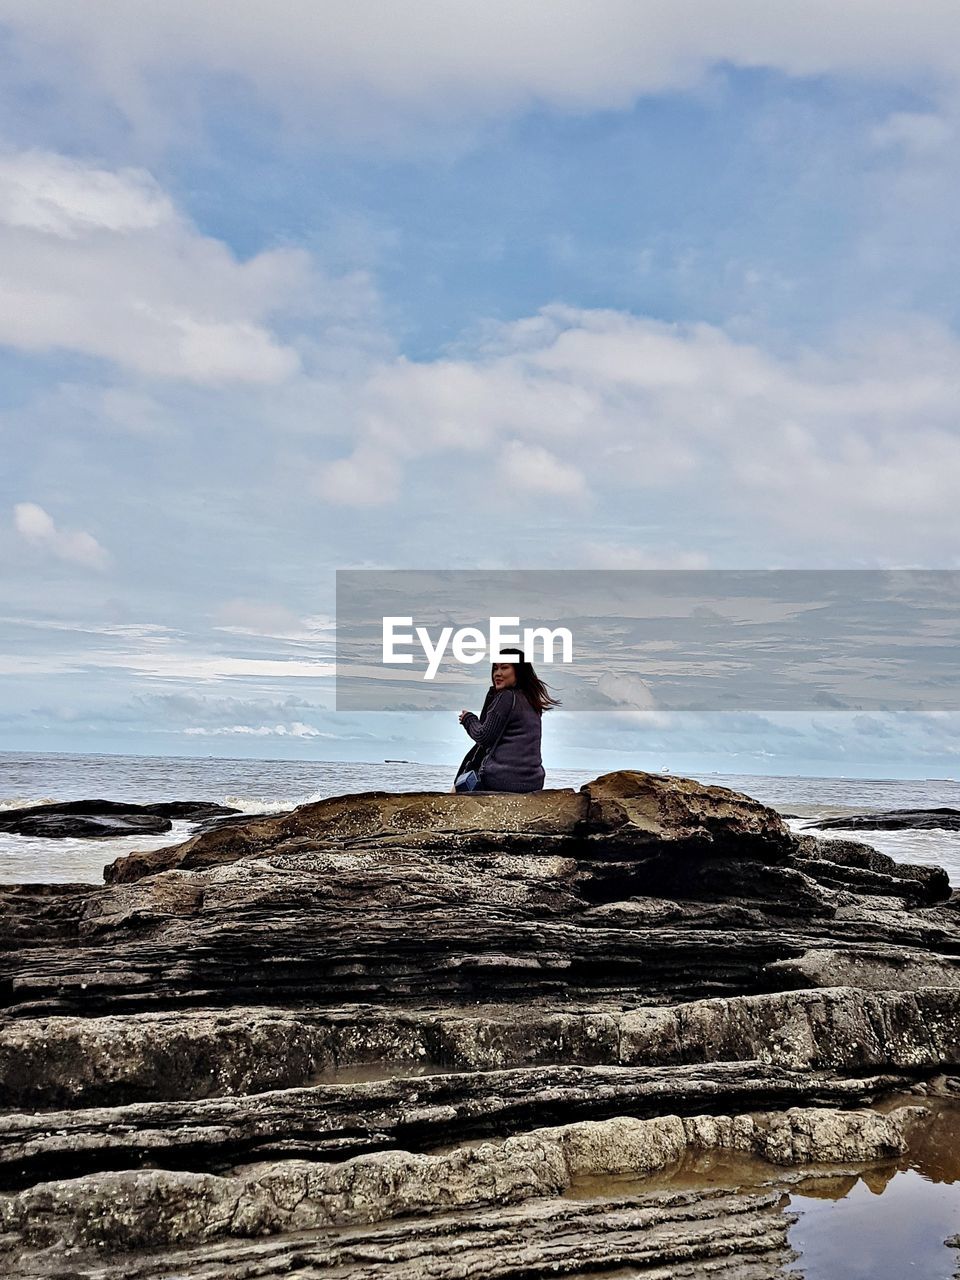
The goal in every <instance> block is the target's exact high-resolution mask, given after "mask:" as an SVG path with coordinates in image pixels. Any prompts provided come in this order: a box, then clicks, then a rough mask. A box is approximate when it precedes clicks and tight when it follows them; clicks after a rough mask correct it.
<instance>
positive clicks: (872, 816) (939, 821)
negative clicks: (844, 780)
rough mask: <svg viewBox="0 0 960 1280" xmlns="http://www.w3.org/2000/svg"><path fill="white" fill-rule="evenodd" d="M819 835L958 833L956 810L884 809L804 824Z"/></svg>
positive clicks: (959, 816)
mask: <svg viewBox="0 0 960 1280" xmlns="http://www.w3.org/2000/svg"><path fill="white" fill-rule="evenodd" d="M807 825H808V826H811V827H816V828H817V829H818V830H821V831H837V830H844V831H904V830H907V829H910V830H915V831H932V830H938V831H960V809H950V808H942V809H887V810H886V811H885V812H884V813H851V814H848V815H845V816H844V817H840V818H820V819H818V820H817V821H816V822H810V823H808V824H807Z"/></svg>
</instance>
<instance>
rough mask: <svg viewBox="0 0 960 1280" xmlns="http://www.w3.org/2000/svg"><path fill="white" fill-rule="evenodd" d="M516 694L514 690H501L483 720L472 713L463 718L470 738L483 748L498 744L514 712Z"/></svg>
mask: <svg viewBox="0 0 960 1280" xmlns="http://www.w3.org/2000/svg"><path fill="white" fill-rule="evenodd" d="M515 701H516V694H515V693H514V692H513V690H512V689H501V690H500V692H499V693H498V694H497V696H496V697H495V698H494V700H493V701H492V702H491V703H490V706H489V707H488V708H487V714H486V715H485V716H484V718H483V719H482V720H481V719H480V718H479V717H478V716H475V715H474V714H473V712H472V711H471V712H470V714H469V715H466V716H464V717H463V727H464V728H465V729H466V731H467V733H469V735H470V737H471V738H472V739H473V740H474V742H477V743H479V744H480V746H481V747H489V746H490V744H491V743H492V742H496V741H497V739H498V738H499V737H500V735H501V734H502V733H503V730H504V728H505V727H506V724H507V721H508V720H509V719H510V715H511V712H512V711H513V704H514V702H515Z"/></svg>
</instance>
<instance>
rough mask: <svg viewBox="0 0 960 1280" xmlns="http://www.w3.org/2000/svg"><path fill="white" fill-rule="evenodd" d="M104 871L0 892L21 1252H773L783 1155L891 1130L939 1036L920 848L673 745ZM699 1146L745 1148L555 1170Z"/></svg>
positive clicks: (392, 1260)
mask: <svg viewBox="0 0 960 1280" xmlns="http://www.w3.org/2000/svg"><path fill="white" fill-rule="evenodd" d="M107 880H108V882H107V883H106V884H105V885H103V886H92V885H84V886H76V885H75V886H58V887H57V889H56V890H54V889H53V888H52V887H50V886H19V887H12V888H8V889H5V890H0V913H2V916H3V921H4V925H5V929H4V936H5V937H6V938H7V939H8V940H9V942H8V947H9V949H8V950H0V1002H2V1007H3V1010H4V1015H3V1019H2V1022H0V1106H2V1107H3V1108H4V1111H3V1112H2V1113H0V1184H2V1186H0V1226H2V1230H3V1231H4V1232H6V1233H7V1234H6V1235H5V1236H0V1249H2V1247H3V1245H4V1241H6V1243H7V1245H8V1246H9V1248H11V1249H19V1250H20V1251H21V1257H20V1259H19V1260H18V1265H20V1266H21V1270H20V1272H19V1273H20V1274H24V1275H31V1274H37V1275H40V1274H43V1273H44V1272H43V1268H44V1267H45V1266H46V1265H47V1261H45V1259H47V1258H48V1255H47V1254H45V1253H44V1250H48V1249H49V1248H50V1246H51V1245H53V1246H54V1247H59V1248H61V1249H64V1248H65V1249H68V1250H72V1251H74V1252H73V1254H72V1255H71V1256H72V1257H75V1258H76V1259H77V1260H78V1261H77V1266H78V1268H79V1267H81V1266H82V1267H86V1266H87V1265H88V1263H87V1261H84V1260H85V1259H89V1258H90V1257H92V1256H93V1254H91V1253H90V1251H93V1252H94V1253H96V1254H97V1257H98V1260H97V1261H96V1264H95V1266H96V1274H97V1275H98V1276H102V1277H107V1276H111V1275H115V1276H116V1277H117V1278H118V1280H119V1277H120V1276H121V1275H122V1276H124V1277H132V1276H144V1277H145V1276H147V1275H152V1274H157V1275H167V1274H170V1273H171V1268H173V1269H174V1270H175V1271H176V1274H177V1275H183V1276H190V1277H201V1276H206V1275H210V1276H213V1275H222V1274H231V1275H233V1274H235V1275H238V1276H239V1275H248V1274H249V1275H251V1276H252V1275H257V1276H261V1277H265V1276H274V1275H277V1276H279V1275H281V1274H286V1273H288V1272H290V1271H291V1270H293V1271H295V1272H296V1274H298V1275H299V1274H303V1275H314V1274H316V1275H318V1276H319V1275H324V1276H326V1275H330V1276H331V1277H333V1276H337V1275H341V1274H342V1275H347V1274H360V1273H361V1272H358V1271H356V1268H357V1267H359V1266H361V1262H362V1267H363V1268H364V1270H363V1271H362V1274H364V1275H369V1276H371V1277H372V1276H380V1275H383V1276H387V1275H389V1276H392V1277H404V1276H407V1275H409V1276H411V1277H412V1276H414V1275H418V1276H419V1275H421V1274H436V1275H451V1276H452V1275H454V1274H471V1275H476V1276H499V1275H502V1276H504V1277H507V1276H511V1277H515V1276H516V1274H517V1272H516V1270H515V1264H514V1261H511V1259H515V1258H516V1257H517V1251H518V1250H521V1251H522V1254H523V1258H524V1267H525V1270H524V1272H523V1274H524V1275H529V1276H537V1275H552V1274H556V1273H557V1268H558V1267H559V1269H560V1270H561V1271H562V1270H564V1269H565V1270H566V1271H568V1272H569V1273H571V1274H573V1273H575V1272H576V1269H577V1268H578V1267H579V1268H580V1270H585V1269H586V1268H587V1266H588V1264H589V1265H590V1266H593V1267H594V1268H595V1267H596V1266H597V1265H598V1259H600V1260H603V1259H606V1260H607V1261H606V1262H604V1263H603V1265H604V1266H613V1265H614V1264H615V1263H616V1265H618V1266H626V1265H629V1266H630V1267H632V1268H634V1269H635V1272H636V1274H638V1275H648V1276H649V1277H650V1280H654V1278H655V1277H656V1278H657V1280H663V1277H664V1276H666V1275H673V1274H676V1275H678V1276H679V1275H682V1274H683V1271H679V1270H675V1268H676V1267H678V1266H681V1265H682V1266H687V1265H689V1266H694V1267H695V1266H697V1265H699V1264H700V1263H701V1262H702V1263H704V1265H706V1264H707V1262H709V1265H710V1267H711V1268H712V1270H710V1271H709V1274H710V1275H712V1276H714V1275H715V1276H721V1277H722V1276H728V1277H729V1280H735V1278H736V1280H745V1278H749V1277H754V1276H755V1277H756V1278H757V1280H759V1278H760V1277H761V1276H762V1277H765V1278H767V1280H769V1277H771V1276H776V1275H778V1274H781V1273H782V1274H783V1275H784V1276H785V1275H786V1271H783V1268H784V1267H786V1265H787V1263H788V1262H789V1257H790V1254H789V1249H788V1248H787V1243H786V1227H787V1219H786V1217H785V1215H784V1214H783V1212H782V1207H783V1202H782V1200H781V1196H780V1193H781V1190H782V1188H783V1186H784V1185H786V1184H785V1183H784V1181H783V1180H784V1178H785V1177H786V1176H787V1174H786V1173H785V1172H784V1170H785V1169H787V1168H788V1166H789V1165H790V1164H791V1163H802V1164H804V1167H805V1168H806V1167H809V1169H810V1170H812V1171H816V1168H817V1167H818V1166H819V1165H824V1167H828V1168H829V1169H830V1170H832V1171H834V1172H836V1169H837V1168H838V1167H843V1168H844V1169H846V1170H847V1172H849V1171H850V1170H851V1169H853V1170H854V1171H855V1169H856V1167H857V1165H858V1162H859V1163H860V1164H862V1163H863V1162H868V1161H881V1162H882V1161H887V1162H889V1161H891V1160H895V1159H896V1158H897V1157H898V1155H899V1154H900V1153H901V1152H902V1150H903V1146H904V1143H908V1142H909V1141H910V1134H911V1132H912V1131H913V1128H912V1127H915V1126H916V1125H917V1124H919V1123H921V1121H920V1119H918V1113H917V1107H919V1106H923V1105H926V1103H925V1100H924V1094H923V1091H924V1090H926V1089H928V1088H930V1087H932V1085H931V1082H932V1081H934V1080H937V1079H940V1078H941V1077H942V1075H943V1073H944V1072H949V1071H950V1070H951V1069H952V1068H954V1067H956V1066H958V1065H960V980H958V974H960V969H958V958H960V912H958V909H957V905H956V903H955V901H954V899H953V897H952V893H951V889H950V886H949V883H948V882H947V878H946V876H945V875H944V874H943V873H942V872H941V871H940V870H939V869H937V868H922V867H914V866H910V867H905V866H902V865H900V864H898V863H896V862H895V861H893V859H890V858H886V857H884V855H881V854H877V853H876V851H874V850H871V849H869V848H867V847H866V846H863V845H859V844H857V843H855V842H852V841H849V840H820V839H817V838H815V837H812V836H809V835H805V836H800V837H797V836H794V835H792V834H791V833H790V832H789V831H788V830H787V828H786V827H785V825H784V823H783V822H782V820H781V819H780V818H779V817H778V815H777V814H776V813H775V812H774V811H772V810H771V809H769V808H766V807H765V806H763V805H760V804H758V803H756V802H754V801H752V800H750V799H749V798H748V797H746V796H741V795H737V794H736V793H734V792H731V791H728V790H725V789H723V788H719V787H702V786H700V785H699V784H697V783H695V782H693V781H692V780H690V779H680V778H674V777H661V776H659V775H652V774H643V773H619V774H610V775H606V776H605V777H603V778H599V779H597V780H596V781H595V782H592V783H589V784H588V785H587V786H585V787H583V788H581V790H580V791H577V792H574V791H572V790H562V791H548V792H542V793H536V794H533V795H527V796H508V795H496V794H482V795H479V796H470V795H466V796H464V795H448V794H435V793H418V794H404V795H392V794H388V793H370V794H365V795H358V796H343V797H336V798H334V799H331V800H326V801H322V802H320V803H319V804H312V805H306V806H303V807H302V808H300V809H297V810H294V811H293V812H292V813H289V814H281V815H272V816H270V817H259V818H254V819H235V818H234V819H231V821H230V822H229V823H227V824H225V825H222V826H215V827H211V828H209V829H208V830H205V831H202V832H200V833H198V834H197V835H195V836H194V837H193V838H191V839H190V840H188V841H186V842H185V843H183V844H180V845H177V846H174V847H171V848H167V849H162V850H155V851H151V852H145V853H137V854H132V855H129V856H128V857H126V858H121V859H118V860H117V861H116V862H115V863H113V864H112V866H111V867H110V868H108V869H107ZM900 1095H902V1099H903V1100H904V1101H911V1103H912V1105H910V1106H906V1107H900V1108H899V1109H896V1110H894V1111H889V1110H887V1114H881V1111H878V1110H876V1109H874V1108H877V1107H880V1108H881V1109H883V1108H889V1106H890V1103H891V1100H893V1101H896V1099H897V1097H898V1096H900ZM708 1150H724V1151H736V1152H739V1153H740V1154H741V1156H743V1157H744V1158H750V1159H756V1160H757V1161H759V1162H760V1164H761V1165H762V1166H763V1167H764V1168H766V1170H767V1173H766V1174H764V1175H763V1177H761V1179H760V1184H758V1186H757V1187H755V1188H753V1189H752V1190H751V1189H746V1188H743V1189H740V1190H736V1189H733V1188H723V1187H714V1188H713V1189H711V1188H710V1187H709V1186H706V1187H705V1186H703V1185H699V1186H698V1188H697V1189H695V1190H689V1189H687V1190H666V1191H664V1190H657V1191H650V1192H646V1191H645V1190H644V1188H643V1186H642V1185H641V1184H639V1183H638V1184H637V1185H636V1186H635V1187H634V1188H633V1190H632V1191H631V1193H630V1194H629V1195H627V1196H625V1195H624V1194H623V1193H614V1191H612V1190H610V1189H607V1190H606V1191H605V1192H602V1193H598V1195H596V1196H594V1198H592V1199H589V1200H577V1199H576V1196H577V1195H578V1194H579V1193H578V1192H577V1186H578V1185H579V1184H578V1180H581V1179H591V1178H593V1179H603V1178H610V1177H625V1176H629V1177H632V1178H634V1179H641V1180H642V1179H643V1178H645V1177H647V1176H648V1175H649V1174H650V1173H651V1171H655V1170H660V1169H663V1168H666V1167H668V1166H669V1167H673V1165H674V1164H676V1162H677V1161H681V1162H682V1160H683V1159H684V1158H685V1154H684V1153H690V1152H695V1151H708ZM810 1162H812V1164H811V1163H810ZM777 1170H780V1171H779V1172H778V1171H777ZM764 1178H766V1180H767V1182H766V1183H764V1182H763V1179H764ZM761 1184H763V1185H761ZM591 1194H593V1193H591ZM561 1197H564V1198H561ZM571 1197H572V1198H571ZM394 1220H395V1221H394ZM264 1232H267V1233H274V1234H275V1238H274V1239H263V1238H261V1237H262V1234H263V1233H264ZM364 1233H366V1235H365V1234H364ZM453 1241H456V1246H454V1245H453V1243H452V1242H453ZM134 1247H136V1248H139V1249H146V1250H159V1251H160V1252H158V1253H156V1254H138V1255H136V1256H135V1255H133V1254H130V1255H127V1254H126V1253H125V1252H124V1251H125V1250H129V1249H132V1248H134ZM454 1247H456V1249H457V1250H459V1251H461V1252H458V1255H457V1267H458V1268H462V1266H466V1265H467V1263H466V1262H464V1261H463V1258H466V1259H467V1260H468V1261H469V1267H470V1268H471V1269H470V1270H468V1271H463V1270H462V1269H461V1270H457V1271H453V1270H451V1265H452V1263H451V1259H450V1258H449V1257H448V1254H449V1252H450V1250H451V1249H452V1248H454ZM471 1250H473V1252H472V1253H471ZM171 1251H172V1252H171ZM71 1265H73V1264H72V1263H71ZM90 1265H93V1264H90ZM151 1267H153V1269H154V1270H153V1271H151V1269H150V1268H151ZM217 1267H219V1268H220V1270H219V1271H217V1270H216V1268H217ZM31 1268H33V1270H31ZM50 1274H55V1272H52V1273H50ZM77 1274H86V1272H84V1271H82V1270H78V1271H77ZM91 1274H93V1273H92V1272H91ZM690 1274H691V1275H693V1274H699V1273H698V1272H696V1271H691V1272H690Z"/></svg>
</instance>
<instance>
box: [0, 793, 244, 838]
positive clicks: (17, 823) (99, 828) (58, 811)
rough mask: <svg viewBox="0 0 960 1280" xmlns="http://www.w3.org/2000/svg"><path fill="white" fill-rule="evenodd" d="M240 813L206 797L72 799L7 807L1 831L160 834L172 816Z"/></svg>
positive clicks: (83, 835)
mask: <svg viewBox="0 0 960 1280" xmlns="http://www.w3.org/2000/svg"><path fill="white" fill-rule="evenodd" d="M237 812H238V810H236V809H229V808H227V807H226V806H225V805H220V804H211V803H208V802H207V801H203V800H173V801H169V802H161V803H158V804H125V803H121V802H118V801H114V800H68V801H65V802H63V803H62V804H44V805H33V806H31V807H29V808H25V809H6V810H4V812H3V813H0V831H6V832H9V833H10V834H12V835H21V836H43V837H45V838H46V839H48V840H65V839H69V838H78V839H90V838H93V837H100V836H132V835H158V834H162V833H163V832H164V831H169V830H170V829H171V827H172V825H173V823H172V821H171V819H183V820H186V821H190V822H199V821H200V820H201V819H204V818H210V817H213V816H214V815H221V814H234V813H237Z"/></svg>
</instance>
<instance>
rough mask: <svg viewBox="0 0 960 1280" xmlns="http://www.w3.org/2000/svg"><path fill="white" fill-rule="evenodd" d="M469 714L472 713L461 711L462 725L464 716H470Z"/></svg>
mask: <svg viewBox="0 0 960 1280" xmlns="http://www.w3.org/2000/svg"><path fill="white" fill-rule="evenodd" d="M469 714H470V712H469V711H461V712H460V723H461V724H463V717H464V716H468V715H469Z"/></svg>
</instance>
